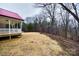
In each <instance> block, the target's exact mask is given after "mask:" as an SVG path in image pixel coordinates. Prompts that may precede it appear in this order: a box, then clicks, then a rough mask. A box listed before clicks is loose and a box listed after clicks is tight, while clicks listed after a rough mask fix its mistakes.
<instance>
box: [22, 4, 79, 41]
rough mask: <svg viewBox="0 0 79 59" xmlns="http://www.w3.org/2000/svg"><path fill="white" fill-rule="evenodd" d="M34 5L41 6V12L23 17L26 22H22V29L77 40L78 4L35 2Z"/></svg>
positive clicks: (78, 25) (78, 38) (78, 28)
mask: <svg viewBox="0 0 79 59" xmlns="http://www.w3.org/2000/svg"><path fill="white" fill-rule="evenodd" d="M34 7H35V8H41V12H40V14H37V15H35V16H33V17H29V18H30V19H27V18H26V19H25V22H27V23H24V24H23V31H26V32H28V31H31V32H41V33H49V34H52V35H57V36H62V37H64V38H66V39H70V40H74V41H79V32H78V31H79V17H78V13H79V11H78V7H79V4H74V3H37V4H34ZM27 20H29V21H30V22H28V21H27ZM24 29H26V30H24Z"/></svg>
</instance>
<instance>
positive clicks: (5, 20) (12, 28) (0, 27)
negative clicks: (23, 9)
mask: <svg viewBox="0 0 79 59" xmlns="http://www.w3.org/2000/svg"><path fill="white" fill-rule="evenodd" d="M22 22H23V19H22V18H21V17H20V16H19V15H18V14H17V13H14V12H11V11H8V10H5V9H2V8H0V37H4V36H12V35H21V33H22Z"/></svg>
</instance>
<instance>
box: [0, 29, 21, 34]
mask: <svg viewBox="0 0 79 59" xmlns="http://www.w3.org/2000/svg"><path fill="white" fill-rule="evenodd" d="M15 33H21V29H18V28H11V29H10V30H9V28H0V34H15Z"/></svg>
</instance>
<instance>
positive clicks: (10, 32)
mask: <svg viewBox="0 0 79 59" xmlns="http://www.w3.org/2000/svg"><path fill="white" fill-rule="evenodd" d="M9 38H10V39H11V26H10V20H9Z"/></svg>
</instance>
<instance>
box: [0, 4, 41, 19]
mask: <svg viewBox="0 0 79 59" xmlns="http://www.w3.org/2000/svg"><path fill="white" fill-rule="evenodd" d="M0 8H3V9H6V10H9V11H12V12H15V13H18V14H19V15H20V16H21V17H22V18H23V19H25V18H26V17H32V16H34V15H37V14H39V13H40V11H41V9H40V8H35V7H34V4H33V3H0Z"/></svg>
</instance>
